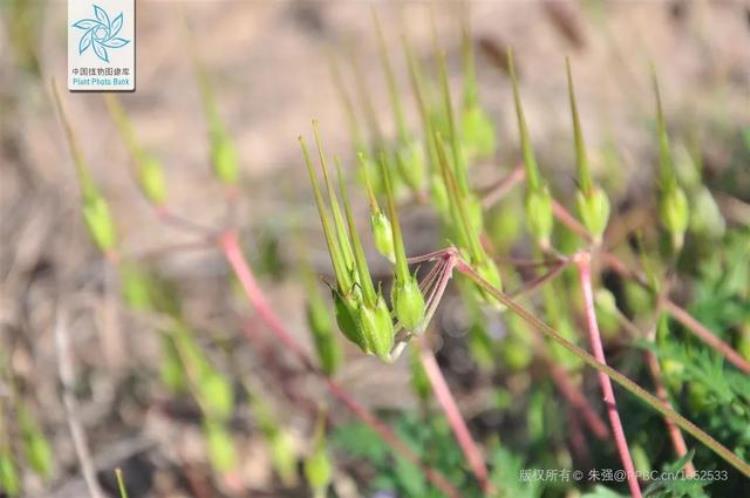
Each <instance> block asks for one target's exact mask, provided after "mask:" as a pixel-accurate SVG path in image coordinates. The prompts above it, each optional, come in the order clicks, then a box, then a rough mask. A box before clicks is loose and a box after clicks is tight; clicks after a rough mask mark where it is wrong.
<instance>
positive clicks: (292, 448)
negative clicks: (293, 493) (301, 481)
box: [268, 428, 297, 487]
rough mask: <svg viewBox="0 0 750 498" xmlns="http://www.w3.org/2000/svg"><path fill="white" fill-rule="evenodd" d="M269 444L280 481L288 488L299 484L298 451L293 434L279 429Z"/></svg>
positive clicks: (272, 460)
mask: <svg viewBox="0 0 750 498" xmlns="http://www.w3.org/2000/svg"><path fill="white" fill-rule="evenodd" d="M268 444H269V445H270V446H271V462H272V463H273V468H274V470H276V473H277V474H278V475H279V479H281V482H283V483H284V485H285V486H287V487H292V486H295V485H296V484H297V449H296V445H295V444H294V438H293V437H292V434H291V433H290V432H289V431H287V430H285V429H283V428H277V429H276V430H275V431H274V433H273V435H272V436H271V438H270V440H269V441H268Z"/></svg>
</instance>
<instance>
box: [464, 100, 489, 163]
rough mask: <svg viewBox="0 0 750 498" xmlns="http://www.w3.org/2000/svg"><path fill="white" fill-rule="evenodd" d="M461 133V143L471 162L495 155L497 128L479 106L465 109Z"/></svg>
mask: <svg viewBox="0 0 750 498" xmlns="http://www.w3.org/2000/svg"><path fill="white" fill-rule="evenodd" d="M461 131H462V135H461V139H462V140H461V143H462V145H463V150H464V152H465V154H466V159H467V160H468V161H469V162H470V161H472V160H474V159H476V158H478V157H490V156H492V155H493V154H494V153H495V147H496V144H495V127H494V125H493V124H492V121H491V120H490V118H489V116H487V113H485V112H484V109H482V108H481V107H480V106H479V105H472V106H470V107H464V110H463V115H462V116H461ZM467 164H468V163H467Z"/></svg>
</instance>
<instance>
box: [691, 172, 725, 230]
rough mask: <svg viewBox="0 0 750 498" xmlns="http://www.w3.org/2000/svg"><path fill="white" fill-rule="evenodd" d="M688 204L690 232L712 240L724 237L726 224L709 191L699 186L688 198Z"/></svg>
mask: <svg viewBox="0 0 750 498" xmlns="http://www.w3.org/2000/svg"><path fill="white" fill-rule="evenodd" d="M690 204H691V206H692V208H691V210H690V230H691V231H693V232H695V233H697V234H700V235H703V236H704V237H708V238H710V239H714V240H716V239H720V238H721V237H723V236H724V232H725V231H726V226H727V223H726V221H725V220H724V217H723V216H722V214H721V210H720V209H719V206H718V205H717V204H716V200H715V199H714V197H713V195H711V191H710V190H708V189H707V188H706V187H704V186H703V185H700V186H699V187H698V188H697V189H696V190H695V192H693V193H692V195H691V196H690Z"/></svg>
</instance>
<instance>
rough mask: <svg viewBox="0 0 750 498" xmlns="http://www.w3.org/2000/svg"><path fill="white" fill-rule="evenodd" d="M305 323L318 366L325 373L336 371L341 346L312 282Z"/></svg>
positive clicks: (326, 310) (330, 373)
mask: <svg viewBox="0 0 750 498" xmlns="http://www.w3.org/2000/svg"><path fill="white" fill-rule="evenodd" d="M308 296H309V297H308V301H307V324H308V326H309V327H310V331H311V332H312V335H313V343H314V344H315V351H316V352H317V354H318V361H319V362H320V368H321V369H322V370H323V372H325V374H326V375H329V376H330V375H333V374H334V373H336V370H337V368H338V366H339V365H340V363H341V348H340V347H339V343H338V341H336V338H335V337H334V335H333V321H332V320H331V315H330V313H329V311H328V307H327V306H326V304H325V303H324V302H323V299H322V298H321V295H320V292H318V289H317V288H316V286H315V283H314V282H311V284H310V285H309V287H308Z"/></svg>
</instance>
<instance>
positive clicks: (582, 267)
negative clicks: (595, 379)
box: [574, 252, 642, 498]
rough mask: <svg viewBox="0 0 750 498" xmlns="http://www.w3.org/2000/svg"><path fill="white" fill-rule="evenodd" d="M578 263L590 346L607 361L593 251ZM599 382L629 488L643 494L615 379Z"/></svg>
mask: <svg viewBox="0 0 750 498" xmlns="http://www.w3.org/2000/svg"><path fill="white" fill-rule="evenodd" d="M574 260H575V263H576V266H578V275H579V277H580V282H581V289H582V291H583V301H584V310H585V312H586V322H587V324H588V329H589V342H590V343H591V350H592V353H593V354H594V358H596V360H597V361H599V362H600V363H602V364H604V365H606V364H607V359H606V357H605V356H604V346H603V345H602V338H601V335H600V334H599V324H598V323H597V321H596V311H595V308H594V292H593V290H592V288H591V254H589V253H588V252H581V253H578V254H577V255H576V256H575V257H574ZM598 375H599V384H601V387H602V395H603V399H604V404H605V405H606V407H607V413H608V414H609V422H610V425H611V426H612V434H613V436H614V439H615V445H616V446H617V451H618V452H619V453H620V460H621V461H622V466H623V468H624V470H625V472H626V475H627V479H628V487H629V488H630V494H631V496H633V498H641V496H642V495H641V488H640V486H639V485H638V479H637V477H636V474H635V466H634V465H633V459H632V457H631V456H630V450H629V449H628V442H627V440H626V439H625V431H624V430H623V428H622V422H621V420H620V414H619V413H618V411H617V403H616V401H615V392H614V389H613V388H612V381H611V380H610V378H609V376H607V375H606V374H605V373H603V372H598Z"/></svg>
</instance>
